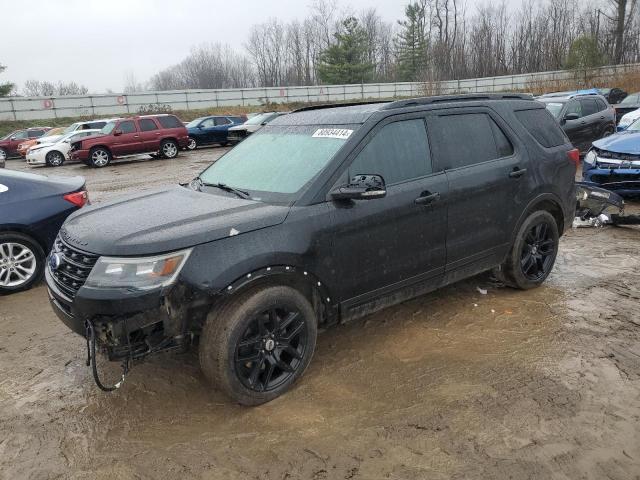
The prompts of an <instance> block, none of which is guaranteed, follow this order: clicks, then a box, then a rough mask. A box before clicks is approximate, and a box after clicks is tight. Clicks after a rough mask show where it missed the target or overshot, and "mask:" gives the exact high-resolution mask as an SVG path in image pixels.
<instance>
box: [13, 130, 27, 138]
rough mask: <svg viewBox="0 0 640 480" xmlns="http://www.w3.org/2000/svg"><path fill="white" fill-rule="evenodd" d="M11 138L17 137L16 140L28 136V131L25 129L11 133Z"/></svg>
mask: <svg viewBox="0 0 640 480" xmlns="http://www.w3.org/2000/svg"><path fill="white" fill-rule="evenodd" d="M11 138H15V139H16V140H22V139H24V138H27V131H26V130H23V131H22V132H18V133H14V134H13V135H11Z"/></svg>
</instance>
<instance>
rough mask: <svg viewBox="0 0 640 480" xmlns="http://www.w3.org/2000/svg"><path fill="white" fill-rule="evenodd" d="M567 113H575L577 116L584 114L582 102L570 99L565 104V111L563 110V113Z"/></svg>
mask: <svg viewBox="0 0 640 480" xmlns="http://www.w3.org/2000/svg"><path fill="white" fill-rule="evenodd" d="M568 113H576V114H577V115H578V118H580V117H584V114H583V113H582V104H581V103H580V102H579V101H578V100H571V101H570V102H569V103H568V104H567V111H566V112H565V115H566V114H568Z"/></svg>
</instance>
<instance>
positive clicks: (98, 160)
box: [89, 147, 113, 168]
mask: <svg viewBox="0 0 640 480" xmlns="http://www.w3.org/2000/svg"><path fill="white" fill-rule="evenodd" d="M112 158H113V157H112V155H111V152H110V151H109V150H107V149H106V148H104V147H96V148H92V149H91V151H90V152H89V163H90V164H91V166H92V167H94V168H103V167H106V166H107V165H109V164H110V163H111V160H112Z"/></svg>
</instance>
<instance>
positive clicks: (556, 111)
mask: <svg viewBox="0 0 640 480" xmlns="http://www.w3.org/2000/svg"><path fill="white" fill-rule="evenodd" d="M563 106H564V103H559V102H547V104H546V107H547V110H549V112H551V115H553V116H554V117H555V118H559V117H560V112H561V111H562V107H563Z"/></svg>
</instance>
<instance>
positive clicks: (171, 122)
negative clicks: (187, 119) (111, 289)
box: [157, 115, 184, 128]
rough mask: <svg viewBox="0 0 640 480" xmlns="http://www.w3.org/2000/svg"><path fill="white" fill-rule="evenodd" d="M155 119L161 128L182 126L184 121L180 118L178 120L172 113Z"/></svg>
mask: <svg viewBox="0 0 640 480" xmlns="http://www.w3.org/2000/svg"><path fill="white" fill-rule="evenodd" d="M157 120H158V122H159V123H160V125H162V127H163V128H178V127H184V123H182V122H181V121H180V120H178V118H177V117H174V116H173V115H165V116H162V117H158V118H157Z"/></svg>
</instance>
